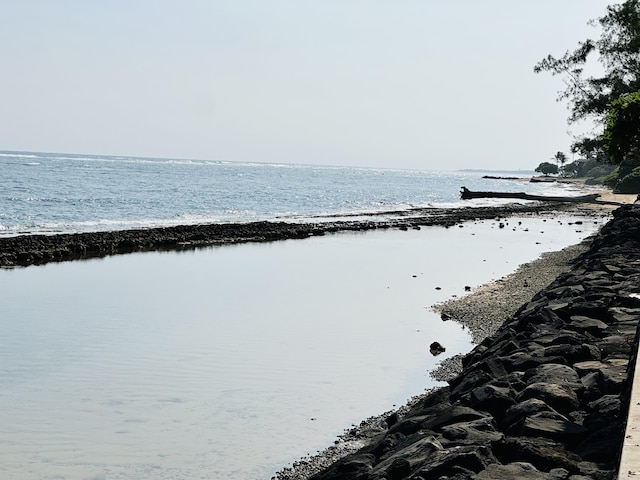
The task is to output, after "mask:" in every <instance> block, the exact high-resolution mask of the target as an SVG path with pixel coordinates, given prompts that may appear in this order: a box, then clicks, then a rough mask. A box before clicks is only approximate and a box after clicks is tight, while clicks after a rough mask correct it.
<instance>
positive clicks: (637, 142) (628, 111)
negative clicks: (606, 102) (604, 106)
mask: <svg viewBox="0 0 640 480" xmlns="http://www.w3.org/2000/svg"><path fill="white" fill-rule="evenodd" d="M602 138H603V140H604V146H605V148H606V149H607V151H608V152H609V154H610V155H611V158H612V160H613V161H614V162H615V163H618V164H620V163H622V162H623V161H624V160H628V161H629V162H630V163H632V164H634V163H635V164H636V165H640V91H638V92H634V93H627V94H624V95H621V96H620V98H618V99H616V100H614V101H613V102H612V103H611V109H610V110H609V113H608V114H607V118H606V124H605V128H604V133H603V135H602Z"/></svg>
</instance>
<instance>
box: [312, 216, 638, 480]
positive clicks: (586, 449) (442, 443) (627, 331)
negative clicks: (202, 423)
mask: <svg viewBox="0 0 640 480" xmlns="http://www.w3.org/2000/svg"><path fill="white" fill-rule="evenodd" d="M639 293H640V208H639V207H633V206H629V207H622V208H620V209H618V210H617V211H616V212H615V214H614V218H613V219H612V220H611V221H610V222H609V223H608V224H607V225H606V226H605V227H603V229H602V231H601V232H600V234H599V235H598V236H597V237H596V238H595V239H594V241H593V243H592V245H591V247H590V249H589V251H588V252H586V253H585V254H583V255H582V256H581V257H580V258H579V259H578V261H577V263H576V265H575V266H574V268H573V269H571V270H570V271H569V272H567V273H565V274H562V275H560V276H559V277H558V278H557V279H556V280H555V281H554V282H553V283H552V284H551V285H550V286H548V287H547V288H545V289H544V290H542V291H540V292H539V293H538V294H536V295H535V297H534V298H533V299H532V300H531V301H530V302H528V303H526V304H525V305H523V306H522V307H521V308H520V310H519V311H518V312H517V313H516V314H515V315H514V316H513V317H512V318H511V319H510V320H508V321H507V322H506V323H505V324H504V325H503V326H502V327H501V328H500V329H499V330H498V331H497V332H496V333H495V334H494V335H492V336H491V337H489V338H487V339H485V340H484V341H483V342H482V343H481V344H479V345H478V346H477V347H476V348H475V349H474V350H473V351H472V352H471V353H469V354H468V355H467V356H465V358H464V360H463V372H462V373H461V374H460V375H458V376H457V377H455V378H454V379H452V380H450V381H449V385H448V386H447V387H444V388H441V389H439V390H437V391H435V392H434V393H432V394H430V395H427V396H426V397H425V398H423V399H421V400H420V401H419V402H417V403H415V404H414V405H413V406H411V408H409V409H408V411H406V412H404V413H403V414H398V413H394V414H391V415H390V416H388V417H387V418H386V424H385V425H384V428H383V431H382V433H379V434H378V435H377V437H376V438H374V439H372V441H371V442H370V443H369V444H368V445H367V446H365V447H363V448H362V449H360V450H359V451H357V452H355V453H353V454H350V455H348V456H347V457H345V458H342V459H341V460H339V461H337V462H336V463H334V464H333V465H331V466H330V467H329V468H327V469H325V470H324V471H322V472H320V473H318V474H316V475H315V476H313V477H312V478H313V479H315V480H329V479H354V480H355V479H362V480H365V479H366V480H374V479H376V480H382V479H387V480H400V479H423V480H431V479H441V480H445V479H450V480H454V479H455V480H471V479H475V480H489V479H550V480H551V479H553V480H561V479H568V480H584V479H588V478H591V479H598V480H600V479H611V478H614V477H615V475H616V471H617V467H618V460H619V454H620V448H621V445H622V439H623V434H624V433H623V432H624V427H625V423H626V414H627V411H628V394H629V393H628V392H629V389H630V385H629V378H630V375H631V374H632V372H630V365H633V359H634V355H635V351H636V348H637V338H636V332H637V327H638V321H639V320H640V295H638V294H639Z"/></svg>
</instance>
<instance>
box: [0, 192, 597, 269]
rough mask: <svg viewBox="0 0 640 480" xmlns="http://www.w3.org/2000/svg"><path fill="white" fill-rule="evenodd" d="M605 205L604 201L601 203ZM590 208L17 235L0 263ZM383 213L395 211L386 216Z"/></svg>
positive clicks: (5, 244) (513, 207) (1, 244)
mask: <svg viewBox="0 0 640 480" xmlns="http://www.w3.org/2000/svg"><path fill="white" fill-rule="evenodd" d="M599 208H603V207H599ZM554 212H563V213H567V214H571V213H575V214H585V213H586V214H589V213H590V214H593V206H589V205H579V204H578V205H576V204H564V203H553V204H549V203H547V204H540V203H529V204H509V205H504V206H496V207H473V208H472V207H465V208H458V209H446V208H424V209H411V210H407V211H402V212H385V213H384V217H383V216H382V215H381V214H380V215H373V214H368V215H363V216H364V217H366V218H365V219H364V220H362V219H358V220H343V221H327V222H318V223H287V222H252V223H244V224H207V225H182V226H176V227H165V228H149V229H138V230H122V231H111V232H91V233H75V234H57V235H19V236H15V237H3V238H0V268H2V267H3V268H11V267H16V266H28V265H41V264H44V263H48V262H64V261H70V260H81V259H87V258H99V257H105V256H109V255H118V254H125V253H132V252H147V251H160V250H189V249H195V248H201V247H206V246H214V245H225V244H234V243H243V242H270V241H276V240H286V239H300V238H307V237H310V236H314V235H324V234H327V233H334V232H342V231H365V230H373V229H385V228H400V229H405V230H406V229H409V228H420V227H422V226H434V225H437V226H443V227H451V226H453V225H456V224H459V223H461V222H465V221H470V220H480V219H490V218H503V217H506V216H513V215H552V214H553V213H554ZM387 217H393V218H392V219H388V218H387Z"/></svg>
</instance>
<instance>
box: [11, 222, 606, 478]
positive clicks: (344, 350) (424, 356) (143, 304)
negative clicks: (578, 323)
mask: <svg viewBox="0 0 640 480" xmlns="http://www.w3.org/2000/svg"><path fill="white" fill-rule="evenodd" d="M521 221H522V225H518V224H517V220H513V219H512V220H511V221H510V225H508V226H507V227H506V228H504V229H500V228H498V224H497V222H495V221H486V222H478V223H475V224H471V223H469V224H465V226H464V228H457V227H456V228H451V229H444V228H440V227H433V228H423V229H422V230H419V231H417V230H410V231H406V232H402V231H379V232H368V233H360V234H354V233H349V234H335V235H327V236H324V237H315V238H310V239H307V240H303V241H300V240H294V241H284V242H276V243H269V244H245V245H238V246H225V247H221V248H207V249H202V250H197V251H193V252H186V253H145V254H134V255H127V256H120V257H111V258H106V259H102V260H91V261H83V262H71V263H65V264H51V265H46V266H42V267H29V268H26V269H15V270H4V271H0V288H1V289H2V292H3V301H2V310H3V314H2V318H1V319H0V326H1V328H2V332H3V336H2V338H1V339H0V371H1V374H0V477H1V478H6V479H41V478H56V479H73V480H76V479H83V480H84V479H92V480H97V479H169V478H171V479H193V478H207V479H209V478H226V479H243V480H244V479H268V478H270V477H271V476H272V475H273V473H274V472H275V471H276V470H278V469H279V468H281V467H283V466H285V465H286V464H287V463H290V462H292V461H293V460H295V459H297V458H298V457H300V456H302V455H306V454H309V453H314V452H315V451H316V450H318V449H321V448H324V447H325V446H327V445H329V444H330V443H331V442H332V440H333V439H334V437H335V436H336V435H337V434H339V433H340V432H341V431H342V430H343V429H345V428H347V427H349V426H350V425H351V424H353V423H359V421H360V420H362V419H363V418H365V417H367V416H370V415H374V414H379V413H382V412H383V411H386V410H389V409H391V408H392V407H393V406H394V405H400V404H401V403H404V402H405V401H406V400H407V399H408V398H409V397H410V396H412V395H415V394H418V393H421V392H422V391H423V390H424V389H425V388H429V387H431V386H434V385H435V383H434V382H433V381H431V380H430V378H429V376H428V371H429V370H430V369H431V368H433V367H434V366H435V365H436V364H437V362H438V361H439V360H440V359H441V358H444V357H445V356H449V355H454V354H456V353H461V352H466V351H468V350H469V349H470V348H471V345H470V342H469V339H468V337H467V335H466V333H465V332H464V331H463V330H461V329H460V327H459V326H458V325H457V324H455V323H453V322H442V321H441V320H440V319H439V317H438V316H437V315H435V314H434V313H432V312H431V310H430V308H429V307H430V306H431V305H433V304H434V303H437V302H439V301H442V300H445V299H447V298H449V297H451V296H452V295H462V294H464V287H465V285H470V286H472V287H475V286H478V285H480V284H482V283H486V282H487V281H489V280H491V279H497V278H499V277H501V276H503V275H505V274H507V273H509V272H511V271H513V270H514V269H515V268H516V267H517V265H519V264H521V263H524V262H526V261H530V260H532V259H534V258H536V257H537V256H539V254H540V253H542V252H544V251H550V250H558V249H560V248H562V247H563V246H566V245H569V244H573V243H577V242H578V241H580V240H581V239H582V238H583V237H585V236H586V235H587V234H589V233H591V232H592V231H593V230H594V229H595V228H597V225H596V224H594V221H593V220H592V219H588V220H585V223H584V225H579V226H578V225H568V224H567V222H566V221H563V223H562V224H560V223H559V222H557V221H555V220H548V221H546V222H544V221H543V220H541V219H535V218H524V219H521ZM514 228H515V231H514ZM527 229H528V231H527ZM541 232H544V233H541ZM437 287H439V288H440V289H439V290H438V289H436V288H437ZM432 341H439V342H440V343H442V344H443V345H444V346H445V347H446V348H447V351H446V354H444V355H442V356H440V357H433V356H431V355H430V354H429V351H428V346H429V344H430V343H431V342H432Z"/></svg>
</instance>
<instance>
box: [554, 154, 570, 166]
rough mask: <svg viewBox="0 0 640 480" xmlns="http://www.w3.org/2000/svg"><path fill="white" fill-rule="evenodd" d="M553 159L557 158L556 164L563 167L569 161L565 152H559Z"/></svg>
mask: <svg viewBox="0 0 640 480" xmlns="http://www.w3.org/2000/svg"><path fill="white" fill-rule="evenodd" d="M552 160H555V161H556V164H557V165H558V166H560V167H562V166H563V165H564V164H565V163H567V156H566V155H565V154H564V153H563V152H557V153H556V154H555V155H554V156H553V157H552Z"/></svg>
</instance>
